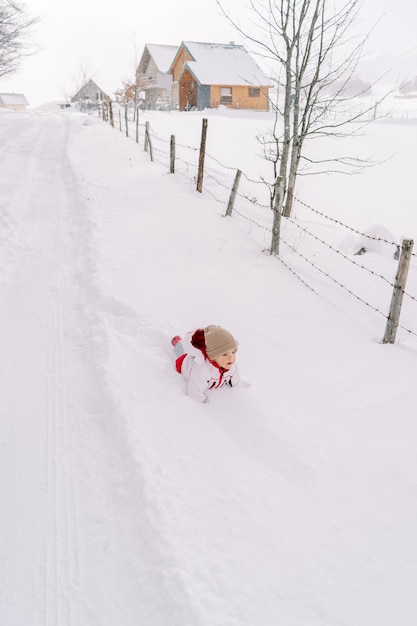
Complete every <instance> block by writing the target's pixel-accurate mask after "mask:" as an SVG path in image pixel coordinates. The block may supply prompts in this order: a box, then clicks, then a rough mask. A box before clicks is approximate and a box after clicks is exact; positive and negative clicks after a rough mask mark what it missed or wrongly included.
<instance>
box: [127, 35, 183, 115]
mask: <svg viewBox="0 0 417 626" xmlns="http://www.w3.org/2000/svg"><path fill="white" fill-rule="evenodd" d="M177 52H178V46H168V45H166V46H165V45H160V44H149V43H148V44H146V46H145V48H144V50H143V53H142V57H141V59H140V62H139V65H138V68H137V71H136V84H137V86H138V90H139V92H140V93H142V94H143V96H142V99H143V102H144V105H145V107H146V108H149V109H157V108H160V109H169V108H171V83H172V74H171V73H170V72H169V68H170V66H171V63H172V61H173V59H174V57H175V55H176V53H177Z"/></svg>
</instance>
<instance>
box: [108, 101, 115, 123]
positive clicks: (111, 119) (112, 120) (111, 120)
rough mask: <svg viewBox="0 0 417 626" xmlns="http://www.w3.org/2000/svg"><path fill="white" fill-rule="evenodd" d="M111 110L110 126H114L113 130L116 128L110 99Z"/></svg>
mask: <svg viewBox="0 0 417 626" xmlns="http://www.w3.org/2000/svg"><path fill="white" fill-rule="evenodd" d="M109 110H110V125H111V126H112V128H114V117H113V104H112V101H111V100H110V99H109Z"/></svg>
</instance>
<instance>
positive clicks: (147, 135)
mask: <svg viewBox="0 0 417 626" xmlns="http://www.w3.org/2000/svg"><path fill="white" fill-rule="evenodd" d="M148 145H149V122H145V145H144V146H143V149H144V150H145V152H148Z"/></svg>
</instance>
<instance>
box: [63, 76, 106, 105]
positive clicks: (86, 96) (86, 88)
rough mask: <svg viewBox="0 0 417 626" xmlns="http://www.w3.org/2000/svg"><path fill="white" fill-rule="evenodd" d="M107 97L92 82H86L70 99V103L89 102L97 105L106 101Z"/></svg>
mask: <svg viewBox="0 0 417 626" xmlns="http://www.w3.org/2000/svg"><path fill="white" fill-rule="evenodd" d="M107 97H108V96H107V94H105V93H104V91H103V90H102V89H100V87H99V86H98V85H97V84H96V83H95V82H94V81H93V80H92V79H90V80H88V81H87V82H86V83H85V85H83V86H82V87H81V89H79V90H78V91H77V93H76V94H75V96H73V97H72V98H71V102H90V103H97V102H98V101H100V100H104V99H106V98H107Z"/></svg>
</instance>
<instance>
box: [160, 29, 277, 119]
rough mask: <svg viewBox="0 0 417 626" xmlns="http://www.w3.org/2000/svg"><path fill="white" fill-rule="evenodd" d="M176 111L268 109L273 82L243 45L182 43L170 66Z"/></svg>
mask: <svg viewBox="0 0 417 626" xmlns="http://www.w3.org/2000/svg"><path fill="white" fill-rule="evenodd" d="M170 72H171V73H172V75H173V83H172V102H173V108H178V109H179V110H180V111H184V110H189V109H205V108H215V107H218V106H221V105H223V106H226V107H228V108H231V109H257V110H268V108H269V98H268V93H269V89H270V88H271V87H272V84H271V80H270V79H268V78H267V76H266V75H265V74H264V72H263V71H262V70H261V69H260V68H259V67H258V65H257V64H256V63H255V61H254V60H253V59H252V57H251V56H250V55H249V53H248V52H247V51H246V50H245V48H244V47H243V46H240V45H235V44H233V43H230V44H215V43H201V42H194V41H183V42H182V43H181V46H180V47H179V48H178V50H177V53H176V55H175V58H174V60H173V62H172V64H171V67H170Z"/></svg>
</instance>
